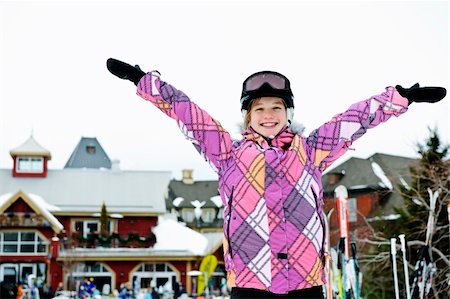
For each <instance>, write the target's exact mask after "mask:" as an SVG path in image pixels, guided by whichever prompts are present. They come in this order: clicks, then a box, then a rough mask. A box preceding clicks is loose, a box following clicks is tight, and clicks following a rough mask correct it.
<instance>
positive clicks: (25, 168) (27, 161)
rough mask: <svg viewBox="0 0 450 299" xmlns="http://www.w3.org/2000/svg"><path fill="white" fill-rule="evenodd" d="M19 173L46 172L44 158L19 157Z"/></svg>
mask: <svg viewBox="0 0 450 299" xmlns="http://www.w3.org/2000/svg"><path fill="white" fill-rule="evenodd" d="M16 171H17V172H33V173H42V172H44V159H43V158H42V157H18V158H17V166H16Z"/></svg>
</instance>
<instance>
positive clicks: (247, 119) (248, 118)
mask: <svg viewBox="0 0 450 299" xmlns="http://www.w3.org/2000/svg"><path fill="white" fill-rule="evenodd" d="M260 100H261V98H255V99H253V100H252V101H251V102H250V104H249V105H248V110H247V113H246V114H245V117H244V128H245V130H247V129H248V128H249V127H250V121H251V120H252V113H251V112H252V109H253V107H255V106H256V104H258V102H259V101H260ZM280 100H281V101H282V102H283V105H285V107H286V103H285V102H284V100H283V99H282V98H280ZM286 116H288V109H287V108H286Z"/></svg>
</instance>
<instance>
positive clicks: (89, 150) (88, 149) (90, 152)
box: [86, 144, 95, 155]
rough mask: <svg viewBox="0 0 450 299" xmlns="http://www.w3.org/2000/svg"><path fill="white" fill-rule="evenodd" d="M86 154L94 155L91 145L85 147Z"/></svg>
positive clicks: (93, 147)
mask: <svg viewBox="0 0 450 299" xmlns="http://www.w3.org/2000/svg"><path fill="white" fill-rule="evenodd" d="M86 152H87V153H88V154H91V155H93V154H95V145H93V144H88V145H86Z"/></svg>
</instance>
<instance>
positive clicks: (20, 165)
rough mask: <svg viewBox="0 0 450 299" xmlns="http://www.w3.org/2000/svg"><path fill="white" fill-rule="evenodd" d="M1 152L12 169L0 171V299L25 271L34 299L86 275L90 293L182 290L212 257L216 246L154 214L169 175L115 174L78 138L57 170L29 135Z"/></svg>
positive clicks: (162, 207)
mask: <svg viewBox="0 0 450 299" xmlns="http://www.w3.org/2000/svg"><path fill="white" fill-rule="evenodd" d="M10 154H11V157H12V165H13V168H12V169H0V283H1V285H2V289H3V290H2V298H4V297H6V296H9V295H8V294H9V293H8V290H9V289H14V286H15V285H16V284H17V283H18V282H19V281H20V282H23V283H25V284H26V282H27V278H28V277H29V275H31V274H32V275H34V276H35V277H36V285H37V286H38V287H39V288H40V289H41V292H42V294H41V297H42V296H43V295H44V297H45V294H46V293H47V292H48V293H53V292H54V291H55V290H56V288H57V286H58V285H59V284H60V283H62V285H63V287H64V289H65V290H74V291H76V290H78V289H79V286H80V284H81V283H82V282H83V280H84V279H86V278H87V279H88V280H92V281H93V282H95V284H96V287H97V289H99V290H100V292H102V291H105V292H108V288H109V289H110V292H112V290H114V289H119V288H120V286H121V285H122V284H125V283H128V285H129V286H130V287H131V288H141V289H142V288H149V287H150V286H153V287H160V286H163V285H165V286H166V287H168V286H172V285H175V284H177V283H181V284H182V285H183V286H185V288H186V289H187V291H188V292H190V291H191V286H192V280H193V277H191V276H189V275H188V272H189V271H191V270H197V269H198V268H199V265H200V262H201V260H202V258H203V257H204V256H206V255H208V254H215V255H218V256H220V254H221V250H222V249H221V246H220V242H219V244H215V243H217V240H215V241H214V242H215V243H214V244H212V243H211V240H209V239H208V238H207V237H206V236H204V235H203V234H201V233H200V232H196V231H194V230H192V229H189V228H188V227H185V226H183V225H181V224H180V223H178V222H177V221H174V220H170V219H165V218H164V217H163V216H164V215H167V213H166V204H165V200H166V198H167V192H168V186H169V183H170V177H171V173H170V172H164V171H124V170H121V169H120V167H119V164H118V162H117V161H111V160H110V159H109V157H108V156H107V154H106V152H105V151H104V150H103V148H102V147H101V145H100V143H99V142H98V141H97V139H96V138H85V137H83V138H81V140H80V142H79V143H78V145H77V146H76V148H75V150H74V151H73V153H72V155H71V157H70V158H69V160H68V161H67V163H66V165H65V167H64V168H63V169H57V170H53V169H48V165H47V164H48V161H49V160H50V159H51V154H50V151H48V150H47V149H45V148H43V147H42V146H41V145H39V144H38V143H37V142H36V140H34V138H33V137H30V138H29V139H28V140H27V141H26V142H25V143H24V144H22V145H21V146H19V147H17V148H15V149H13V150H11V151H10ZM103 204H104V206H105V207H106V210H105V211H103V213H102V206H103ZM186 237H187V238H189V240H191V242H186V241H183V240H186Z"/></svg>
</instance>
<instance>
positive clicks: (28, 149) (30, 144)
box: [9, 136, 51, 160]
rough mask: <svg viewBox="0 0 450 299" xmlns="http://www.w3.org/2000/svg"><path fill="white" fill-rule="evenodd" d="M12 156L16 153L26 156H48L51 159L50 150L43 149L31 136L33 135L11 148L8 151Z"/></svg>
mask: <svg viewBox="0 0 450 299" xmlns="http://www.w3.org/2000/svg"><path fill="white" fill-rule="evenodd" d="M9 153H10V154H11V156H12V157H15V156H17V155H26V156H44V157H48V159H49V160H50V159H51V154H50V151H49V150H47V149H45V148H44V147H43V146H42V145H40V144H39V143H37V141H36V140H35V139H34V138H33V136H30V138H28V140H27V141H25V142H24V143H23V144H21V145H19V146H18V147H16V148H14V149H12V150H11V151H10V152H9Z"/></svg>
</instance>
